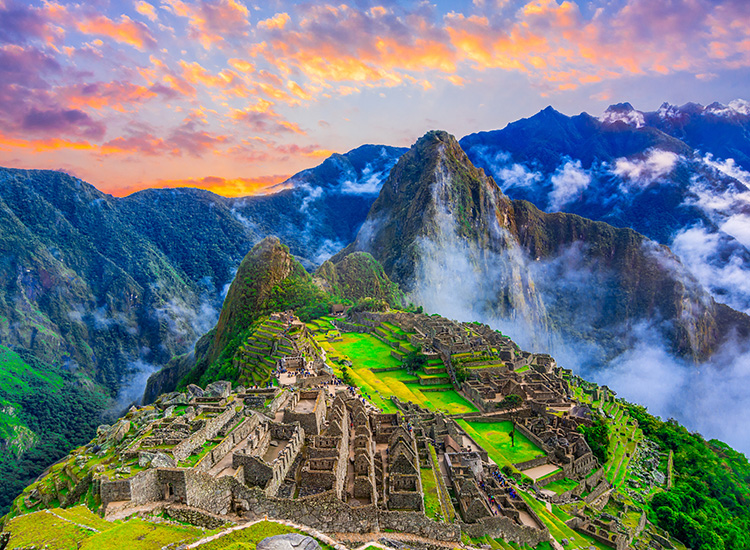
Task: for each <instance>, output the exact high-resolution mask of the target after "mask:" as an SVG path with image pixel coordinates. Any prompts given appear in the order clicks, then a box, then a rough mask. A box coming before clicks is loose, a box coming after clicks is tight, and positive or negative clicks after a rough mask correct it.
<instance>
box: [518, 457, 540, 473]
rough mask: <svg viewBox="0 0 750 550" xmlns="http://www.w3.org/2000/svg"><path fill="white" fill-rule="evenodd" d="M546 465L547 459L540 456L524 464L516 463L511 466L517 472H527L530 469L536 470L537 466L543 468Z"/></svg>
mask: <svg viewBox="0 0 750 550" xmlns="http://www.w3.org/2000/svg"><path fill="white" fill-rule="evenodd" d="M547 463H549V458H547V457H546V456H541V457H539V458H532V459H531V460H526V461H525V462H517V463H516V464H513V466H515V467H516V468H518V469H519V470H528V469H530V468H536V467H537V466H544V465H545V464H547Z"/></svg>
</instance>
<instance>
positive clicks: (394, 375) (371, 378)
mask: <svg viewBox="0 0 750 550" xmlns="http://www.w3.org/2000/svg"><path fill="white" fill-rule="evenodd" d="M330 345H331V347H332V348H333V349H334V350H335V352H336V354H337V355H339V356H340V357H347V358H349V360H350V361H351V362H352V365H353V367H352V368H351V369H350V372H351V375H352V379H353V380H354V382H355V383H356V384H357V386H359V387H360V388H361V389H362V390H363V391H364V392H366V393H367V394H368V395H370V398H371V400H372V401H373V402H374V403H375V404H376V405H377V406H379V407H380V408H381V409H383V410H384V411H385V412H387V413H393V412H397V409H396V406H395V405H393V403H392V402H391V400H390V397H391V396H394V395H395V396H396V397H398V398H399V399H401V400H402V401H411V402H412V403H416V404H417V405H419V406H421V407H426V408H429V409H432V410H441V411H445V412H448V413H449V414H461V413H468V412H475V411H476V410H477V408H476V407H475V406H474V405H473V404H472V403H471V402H470V401H468V400H467V399H466V398H464V397H463V396H461V395H459V394H458V393H457V392H456V391H455V390H447V391H441V392H424V393H423V392H422V391H420V390H419V386H418V384H417V383H418V381H419V378H418V377H416V376H413V375H410V374H408V373H407V372H406V370H405V369H402V370H395V371H389V372H377V373H375V372H372V370H371V369H378V368H387V367H397V366H400V365H401V362H400V361H398V360H397V359H395V358H394V357H393V356H391V351H392V349H393V348H391V347H389V346H388V345H386V344H384V343H383V342H381V341H380V340H378V339H377V338H375V337H374V336H370V335H369V334H358V333H344V334H342V335H341V342H334V343H331V344H330Z"/></svg>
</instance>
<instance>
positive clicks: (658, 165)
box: [612, 149, 679, 192]
mask: <svg viewBox="0 0 750 550" xmlns="http://www.w3.org/2000/svg"><path fill="white" fill-rule="evenodd" d="M678 160H679V156H678V155H676V154H675V153H672V152H671V151H662V150H661V149H651V150H650V151H648V152H647V153H646V154H645V155H641V156H636V157H632V158H619V159H617V160H616V161H615V167H614V169H613V170H612V173H613V174H615V175H617V176H620V177H621V178H623V179H625V180H626V181H625V185H624V186H622V189H623V191H625V192H627V190H628V188H630V187H636V188H645V187H648V186H649V185H651V184H652V183H653V182H655V181H657V180H659V179H660V178H663V177H664V176H666V175H668V174H669V173H670V172H672V170H673V169H674V167H675V165H676V164H677V161H678Z"/></svg>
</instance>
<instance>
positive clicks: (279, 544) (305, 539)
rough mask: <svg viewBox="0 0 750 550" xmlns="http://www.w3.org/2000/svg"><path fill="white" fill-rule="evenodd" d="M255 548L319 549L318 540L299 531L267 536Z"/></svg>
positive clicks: (274, 549)
mask: <svg viewBox="0 0 750 550" xmlns="http://www.w3.org/2000/svg"><path fill="white" fill-rule="evenodd" d="M255 548H256V550H320V545H319V544H318V542H317V541H316V540H315V539H314V538H312V537H309V536H307V535H302V534H301V533H287V534H285V535H276V536H273V537H267V538H265V539H263V540H262V541H260V542H259V543H258V544H257V546H256V547H255Z"/></svg>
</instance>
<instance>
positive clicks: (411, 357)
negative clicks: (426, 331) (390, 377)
mask: <svg viewBox="0 0 750 550" xmlns="http://www.w3.org/2000/svg"><path fill="white" fill-rule="evenodd" d="M426 364H427V357H426V356H425V355H424V354H423V353H422V352H420V351H412V352H409V353H408V354H407V356H406V357H405V358H404V366H405V367H406V370H407V372H409V373H414V372H416V371H418V370H419V369H421V368H422V367H424V366H425V365H426Z"/></svg>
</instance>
